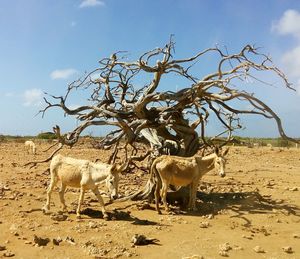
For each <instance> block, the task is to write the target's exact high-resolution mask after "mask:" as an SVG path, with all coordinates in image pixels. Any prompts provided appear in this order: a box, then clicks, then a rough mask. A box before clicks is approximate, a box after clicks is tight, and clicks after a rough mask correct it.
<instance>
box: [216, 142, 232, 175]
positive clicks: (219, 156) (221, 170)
mask: <svg viewBox="0 0 300 259" xmlns="http://www.w3.org/2000/svg"><path fill="white" fill-rule="evenodd" d="M228 151H229V148H226V149H225V150H224V151H221V150H220V148H218V147H216V148H215V155H216V158H215V160H214V165H215V168H216V170H217V172H218V174H219V175H220V176H221V177H224V176H225V175H226V174H225V165H226V159H225V156H226V155H227V153H228Z"/></svg>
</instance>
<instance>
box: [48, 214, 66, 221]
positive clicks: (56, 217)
mask: <svg viewBox="0 0 300 259" xmlns="http://www.w3.org/2000/svg"><path fill="white" fill-rule="evenodd" d="M50 218H51V219H52V220H55V221H65V220H66V219H67V218H68V216H67V215H65V214H62V213H53V214H52V215H51V216H50Z"/></svg>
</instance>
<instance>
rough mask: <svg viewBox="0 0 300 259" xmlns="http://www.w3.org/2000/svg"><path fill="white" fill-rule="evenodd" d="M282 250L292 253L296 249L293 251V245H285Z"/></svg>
mask: <svg viewBox="0 0 300 259" xmlns="http://www.w3.org/2000/svg"><path fill="white" fill-rule="evenodd" d="M282 250H283V251H284V252H285V253H287V254H292V253H293V252H294V251H293V248H292V247H290V246H284V247H283V248H282Z"/></svg>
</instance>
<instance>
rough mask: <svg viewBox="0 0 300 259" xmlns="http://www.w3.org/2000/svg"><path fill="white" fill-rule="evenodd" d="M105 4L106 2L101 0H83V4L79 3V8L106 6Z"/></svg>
mask: <svg viewBox="0 0 300 259" xmlns="http://www.w3.org/2000/svg"><path fill="white" fill-rule="evenodd" d="M104 5H105V3H104V2H103V1H100V0H83V1H82V2H81V4H80V5H79V8H84V7H95V6H104Z"/></svg>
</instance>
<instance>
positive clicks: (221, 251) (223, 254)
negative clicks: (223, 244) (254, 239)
mask: <svg viewBox="0 0 300 259" xmlns="http://www.w3.org/2000/svg"><path fill="white" fill-rule="evenodd" d="M219 255H221V256H223V257H228V256H229V254H228V253H227V252H226V251H223V250H220V251H219Z"/></svg>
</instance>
